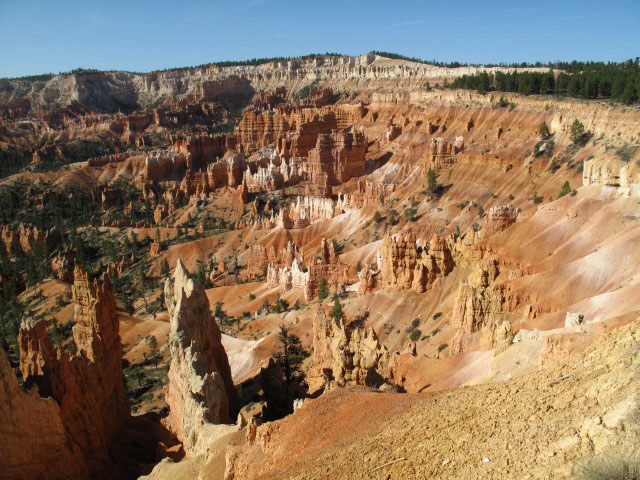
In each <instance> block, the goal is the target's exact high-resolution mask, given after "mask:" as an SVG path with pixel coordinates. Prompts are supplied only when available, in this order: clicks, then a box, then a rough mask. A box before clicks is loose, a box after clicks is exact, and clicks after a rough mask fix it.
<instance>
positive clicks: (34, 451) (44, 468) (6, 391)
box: [0, 348, 89, 479]
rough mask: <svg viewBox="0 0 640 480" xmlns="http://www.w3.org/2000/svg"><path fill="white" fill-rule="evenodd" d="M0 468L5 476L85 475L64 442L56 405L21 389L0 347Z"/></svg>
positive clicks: (85, 471) (63, 429) (86, 472)
mask: <svg viewBox="0 0 640 480" xmlns="http://www.w3.org/2000/svg"><path fill="white" fill-rule="evenodd" d="M0 438H2V440H3V442H2V449H3V455H0V471H1V472H2V475H3V478H7V479H27V478H41V479H66V478H82V477H88V474H89V472H88V469H87V467H86V465H85V463H84V462H83V461H81V459H78V458H76V457H75V456H74V455H73V453H72V451H71V450H70V449H69V445H68V444H67V440H66V435H65V427H64V425H63V423H62V418H61V415H60V405H59V404H58V403H57V402H56V400H55V399H53V398H52V397H50V396H48V397H46V398H43V397H41V396H40V395H39V393H38V389H37V387H34V388H32V389H31V390H28V391H26V392H25V391H23V390H22V389H21V388H20V386H19V384H18V379H17V378H16V374H15V372H14V371H13V369H12V368H11V365H9V361H8V359H7V356H6V355H5V353H4V350H3V349H2V348H0Z"/></svg>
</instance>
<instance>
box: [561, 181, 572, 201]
mask: <svg viewBox="0 0 640 480" xmlns="http://www.w3.org/2000/svg"><path fill="white" fill-rule="evenodd" d="M570 193H571V185H570V184H569V181H568V180H567V181H566V182H564V185H562V188H561V189H560V193H558V198H562V197H564V196H565V195H568V194H570Z"/></svg>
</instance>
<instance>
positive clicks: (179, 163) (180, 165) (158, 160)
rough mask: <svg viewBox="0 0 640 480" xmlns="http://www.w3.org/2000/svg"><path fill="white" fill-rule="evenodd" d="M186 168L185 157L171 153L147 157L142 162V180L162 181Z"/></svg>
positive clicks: (160, 153) (166, 152)
mask: <svg viewBox="0 0 640 480" xmlns="http://www.w3.org/2000/svg"><path fill="white" fill-rule="evenodd" d="M186 166H187V156H186V155H183V154H181V153H175V152H172V151H165V152H159V153H157V154H155V155H149V156H147V158H145V161H144V178H145V180H146V181H153V180H164V179H165V177H167V176H169V175H176V174H178V173H179V172H181V171H182V169H184V168H185V167H186Z"/></svg>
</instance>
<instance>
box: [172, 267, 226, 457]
mask: <svg viewBox="0 0 640 480" xmlns="http://www.w3.org/2000/svg"><path fill="white" fill-rule="evenodd" d="M164 292H165V302H166V305H167V310H168V311H169V317H170V321H171V332H170V335H169V351H170V354H171V360H170V364H169V374H168V383H167V386H166V388H165V399H166V402H167V405H168V407H169V415H168V416H167V418H166V424H167V426H168V427H169V428H170V430H171V431H173V432H174V433H175V434H176V436H177V437H178V438H179V439H180V440H181V441H182V442H183V445H184V449H185V451H186V452H187V453H188V454H189V455H192V456H194V455H198V454H201V453H204V452H205V451H206V449H207V447H208V446H209V444H210V443H211V442H212V441H214V440H215V439H216V438H218V437H219V436H220V435H223V434H225V433H228V432H229V431H230V430H232V429H235V427H233V426H229V425H224V424H229V423H231V418H233V417H234V416H235V415H236V413H237V412H236V394H235V388H234V386H233V381H232V379H231V369H230V368H229V360H228V358H227V354H226V352H225V350H224V347H223V346H222V336H221V333H220V329H219V328H218V325H217V324H216V321H215V319H214V318H213V317H212V315H211V311H210V309H209V300H208V299H207V296H206V294H205V292H204V289H203V288H202V287H201V286H200V285H198V284H197V283H195V282H194V281H193V280H192V279H190V278H189V277H188V276H187V272H186V271H185V269H184V267H183V265H182V263H181V262H180V261H178V263H177V265H176V268H175V271H174V273H173V275H172V276H171V278H169V279H167V281H166V283H165V288H164Z"/></svg>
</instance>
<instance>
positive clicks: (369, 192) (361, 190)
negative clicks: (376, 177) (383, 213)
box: [338, 180, 395, 210]
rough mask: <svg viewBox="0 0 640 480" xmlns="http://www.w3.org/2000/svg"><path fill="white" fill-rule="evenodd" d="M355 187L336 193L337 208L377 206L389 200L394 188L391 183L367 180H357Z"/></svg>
mask: <svg viewBox="0 0 640 480" xmlns="http://www.w3.org/2000/svg"><path fill="white" fill-rule="evenodd" d="M357 187H358V188H357V190H356V191H354V192H351V193H342V194H338V207H339V208H341V209H343V210H346V209H347V207H351V208H362V207H366V206H370V205H372V206H376V207H377V206H380V205H381V204H382V203H384V202H386V201H387V200H389V198H390V197H391V195H392V194H393V192H394V190H395V185H394V184H393V183H374V182H371V181H369V180H364V181H363V180H358V182H357Z"/></svg>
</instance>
